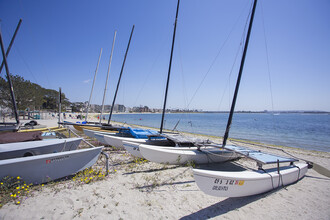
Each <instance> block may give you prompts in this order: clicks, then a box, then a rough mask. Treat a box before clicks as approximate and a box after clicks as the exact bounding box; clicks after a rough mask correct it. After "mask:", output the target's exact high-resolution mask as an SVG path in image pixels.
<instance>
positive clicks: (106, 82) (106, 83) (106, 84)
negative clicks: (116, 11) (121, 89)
mask: <svg viewBox="0 0 330 220" xmlns="http://www.w3.org/2000/svg"><path fill="white" fill-rule="evenodd" d="M116 34H117V31H115V34H114V36H113V42H112V48H111V54H110V60H109V67H108V74H107V78H106V80H105V86H104V94H103V100H102V109H101V115H100V124H101V121H102V115H103V110H104V99H105V94H106V92H107V86H108V79H109V73H110V66H111V61H112V54H113V48H114V46H115V40H116Z"/></svg>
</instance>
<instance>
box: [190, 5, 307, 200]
mask: <svg viewBox="0 0 330 220" xmlns="http://www.w3.org/2000/svg"><path fill="white" fill-rule="evenodd" d="M256 6H257V0H254V3H253V8H252V13H251V17H250V23H249V28H248V32H247V35H246V40H245V45H244V51H243V56H242V59H241V65H240V69H239V73H238V78H237V82H236V87H235V93H234V97H233V101H232V105H231V110H230V115H229V118H228V122H227V128H226V131H225V135H224V139H223V143H222V146H221V148H223V149H227V150H232V151H233V152H236V153H237V154H239V155H241V156H244V157H247V158H249V159H252V160H254V161H256V162H257V166H258V170H255V171H240V172H234V171H232V172H230V171H229V172H228V171H217V170H207V169H193V173H194V178H195V181H196V183H197V186H198V187H199V188H200V189H201V190H202V191H203V192H204V193H206V194H208V195H212V196H217V197H241V196H250V195H255V194H260V193H264V192H267V191H270V190H273V189H276V188H278V187H281V186H285V185H288V184H292V183H294V182H296V181H298V180H300V179H301V178H302V177H304V175H305V174H306V172H307V169H308V164H307V163H299V164H294V162H296V161H298V160H297V159H294V158H286V157H281V156H277V155H272V154H268V153H262V152H259V151H254V150H251V149H248V148H245V147H241V146H227V145H226V142H227V138H228V135H229V130H230V126H231V122H232V117H233V113H234V109H235V105H236V98H237V94H238V90H239V85H240V80H241V75H242V72H243V67H244V62H245V56H246V52H247V48H248V44H249V39H250V33H251V29H252V24H253V18H254V14H255V9H256ZM287 163H289V165H284V166H280V164H287ZM265 164H275V165H276V166H275V167H273V168H270V169H264V168H263V167H262V166H263V165H265Z"/></svg>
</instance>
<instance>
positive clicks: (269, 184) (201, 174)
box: [193, 164, 308, 197]
mask: <svg viewBox="0 0 330 220" xmlns="http://www.w3.org/2000/svg"><path fill="white" fill-rule="evenodd" d="M307 167H308V165H307V164H296V165H289V166H285V167H280V172H279V173H278V170H277V168H273V169H267V170H264V171H262V170H258V171H242V172H225V171H212V170H202V169H193V173H194V178H195V181H196V184H197V185H198V187H199V188H200V190H202V191H203V192H204V193H206V194H208V195H211V196H217V197H242V196H251V195H256V194H260V193H264V192H268V191H270V190H273V189H276V188H278V187H281V186H286V185H289V184H292V183H294V182H296V181H298V180H299V179H301V178H302V177H303V176H304V175H305V174H306V172H307Z"/></svg>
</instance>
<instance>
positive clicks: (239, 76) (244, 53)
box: [222, 0, 257, 147]
mask: <svg viewBox="0 0 330 220" xmlns="http://www.w3.org/2000/svg"><path fill="white" fill-rule="evenodd" d="M256 6H257V0H254V3H253V9H252V14H251V18H250V24H249V29H248V32H247V35H246V40H245V45H244V51H243V56H242V60H241V65H240V68H239V73H238V77H237V82H236V87H235V93H234V97H233V102H232V104H231V108H230V114H229V118H228V122H227V127H226V132H225V135H224V137H223V142H222V147H225V146H226V143H227V139H228V135H229V130H230V126H231V122H232V119H233V114H234V110H235V105H236V98H237V94H238V89H239V84H240V82H241V76H242V72H243V67H244V62H245V55H246V51H247V48H248V45H249V40H250V33H251V29H252V24H253V18H254V12H255V9H256Z"/></svg>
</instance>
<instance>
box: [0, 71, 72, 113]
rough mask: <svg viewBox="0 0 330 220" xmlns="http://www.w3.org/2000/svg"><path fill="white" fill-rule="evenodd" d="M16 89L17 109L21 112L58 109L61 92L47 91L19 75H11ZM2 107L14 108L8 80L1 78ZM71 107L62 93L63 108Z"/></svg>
mask: <svg viewBox="0 0 330 220" xmlns="http://www.w3.org/2000/svg"><path fill="white" fill-rule="evenodd" d="M11 80H12V83H13V87H14V92H15V98H16V102H17V108H18V109H19V110H25V109H27V108H29V109H31V110H32V109H51V110H56V109H57V103H58V97H59V92H58V91H56V90H52V89H45V88H43V87H41V86H40V85H38V84H36V83H32V82H30V81H29V80H24V78H23V77H21V76H18V75H15V76H13V75H11ZM0 96H1V100H0V106H2V107H8V108H13V106H12V101H11V97H10V92H9V86H8V82H7V80H5V79H3V78H1V77H0ZM66 105H67V106H68V105H70V102H69V100H68V99H67V98H65V94H64V93H62V106H63V109H64V107H65V106H66Z"/></svg>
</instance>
